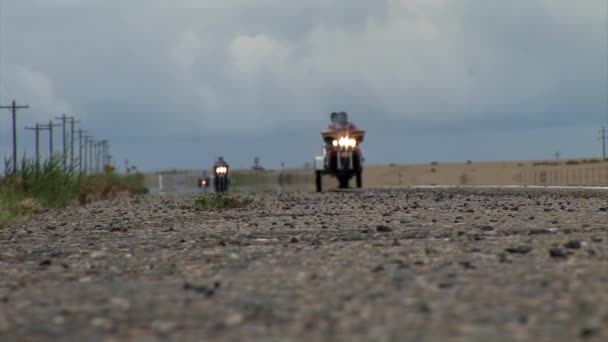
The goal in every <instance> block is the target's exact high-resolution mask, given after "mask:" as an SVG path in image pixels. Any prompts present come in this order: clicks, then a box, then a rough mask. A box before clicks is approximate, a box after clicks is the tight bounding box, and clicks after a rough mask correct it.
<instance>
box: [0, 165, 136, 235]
mask: <svg viewBox="0 0 608 342" xmlns="http://www.w3.org/2000/svg"><path fill="white" fill-rule="evenodd" d="M62 165H63V164H62V162H61V160H60V158H51V160H48V161H45V162H44V163H42V164H40V165H36V164H35V163H34V162H33V161H32V160H31V159H28V158H23V159H22V162H21V164H20V167H19V169H18V173H17V174H16V175H13V172H12V171H13V170H14V169H13V168H12V165H11V164H10V162H7V161H5V175H7V176H5V177H3V178H1V179H0V224H2V223H12V222H16V221H19V220H21V219H23V218H25V217H28V216H31V215H34V214H37V213H39V212H41V211H44V210H45V209H48V208H63V207H66V206H69V205H71V204H76V203H80V204H83V205H84V204H87V203H90V202H92V201H94V200H98V199H105V198H110V197H111V196H113V195H115V194H117V193H118V192H129V193H131V194H143V193H147V191H148V189H147V188H146V187H145V186H144V181H143V175H141V174H135V175H127V176H122V175H117V174H115V173H109V174H103V175H93V176H88V175H84V174H79V173H78V172H77V171H76V170H64V168H63V166H62Z"/></svg>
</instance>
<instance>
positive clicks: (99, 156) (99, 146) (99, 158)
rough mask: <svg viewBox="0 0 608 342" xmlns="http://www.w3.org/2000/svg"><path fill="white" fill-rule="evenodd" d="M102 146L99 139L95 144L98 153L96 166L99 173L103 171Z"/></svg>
mask: <svg viewBox="0 0 608 342" xmlns="http://www.w3.org/2000/svg"><path fill="white" fill-rule="evenodd" d="M101 146H102V142H101V141H98V142H97V143H96V144H95V149H96V153H95V168H96V169H97V173H98V174H99V173H101Z"/></svg>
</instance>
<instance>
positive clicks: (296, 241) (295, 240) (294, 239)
mask: <svg viewBox="0 0 608 342" xmlns="http://www.w3.org/2000/svg"><path fill="white" fill-rule="evenodd" d="M289 242H291V243H298V242H300V240H299V239H298V238H297V237H295V236H294V237H292V238H291V240H289Z"/></svg>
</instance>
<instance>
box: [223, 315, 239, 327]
mask: <svg viewBox="0 0 608 342" xmlns="http://www.w3.org/2000/svg"><path fill="white" fill-rule="evenodd" d="M225 323H226V325H227V326H229V327H233V326H235V325H239V324H241V323H243V315H241V314H240V313H236V314H232V315H230V316H228V317H227V318H226V321H225Z"/></svg>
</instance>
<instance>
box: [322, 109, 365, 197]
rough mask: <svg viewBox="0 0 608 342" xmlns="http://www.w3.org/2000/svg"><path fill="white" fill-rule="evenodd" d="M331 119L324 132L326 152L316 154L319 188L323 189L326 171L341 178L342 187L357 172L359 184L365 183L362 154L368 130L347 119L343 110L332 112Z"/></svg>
mask: <svg viewBox="0 0 608 342" xmlns="http://www.w3.org/2000/svg"><path fill="white" fill-rule="evenodd" d="M331 121H332V123H331V124H330V126H329V127H328V128H327V129H326V130H324V131H323V132H322V133H321V135H322V136H323V140H324V141H325V146H324V147H323V156H320V157H315V180H316V188H317V192H321V191H322V190H323V177H322V176H323V175H326V174H328V175H332V176H334V177H336V178H338V183H339V187H340V188H341V189H346V188H348V183H349V182H350V179H351V178H352V177H353V176H354V177H355V179H356V184H357V188H361V187H362V186H363V155H362V151H361V143H362V142H363V138H364V137H365V131H362V130H360V129H358V128H357V127H356V126H355V125H354V124H352V123H350V122H349V121H348V114H346V113H344V112H340V113H332V114H331Z"/></svg>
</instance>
